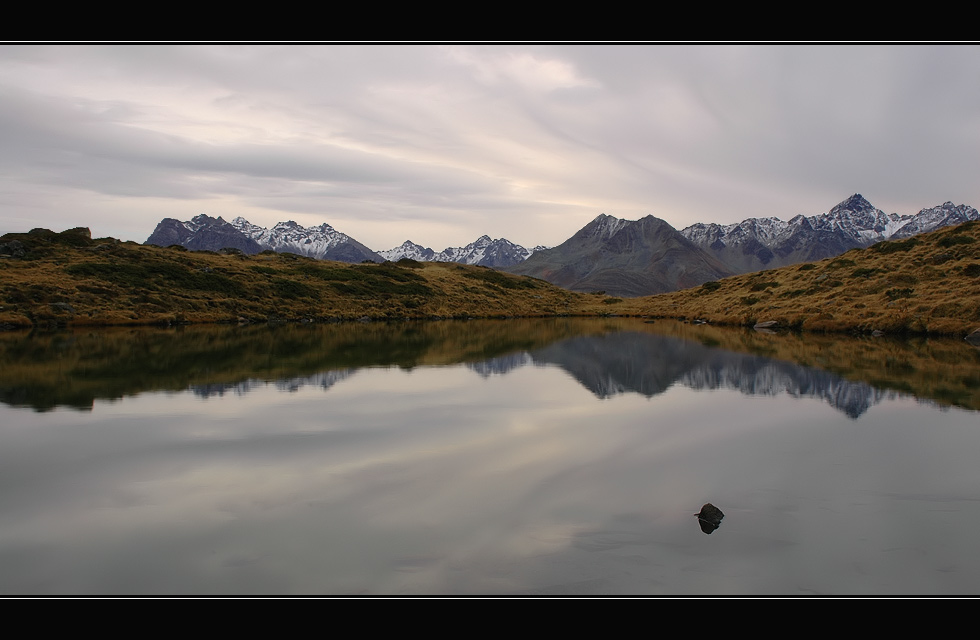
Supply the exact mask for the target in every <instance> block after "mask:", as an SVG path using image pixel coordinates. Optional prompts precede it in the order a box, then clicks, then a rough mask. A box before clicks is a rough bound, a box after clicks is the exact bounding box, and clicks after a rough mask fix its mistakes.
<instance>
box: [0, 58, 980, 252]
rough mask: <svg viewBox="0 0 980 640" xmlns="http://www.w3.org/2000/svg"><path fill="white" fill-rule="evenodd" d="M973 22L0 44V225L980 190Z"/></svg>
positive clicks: (490, 226) (741, 203)
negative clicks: (301, 40)
mask: <svg viewBox="0 0 980 640" xmlns="http://www.w3.org/2000/svg"><path fill="white" fill-rule="evenodd" d="M978 105H980V47H977V46H972V45H943V46H939V45H937V46H921V45H916V46H896V45H889V46H884V45H882V46H870V45H862V46H848V45H839V46H812V47H811V46H773V45H758V46H747V45H746V46H734V45H719V46H702V45H663V46H658V45H646V46H625V45H622V46H621V45H589V46H555V45H537V46H520V45H482V46H471V45H462V46H439V45H391V46H380V45H351V46H336V45H321V46H296V45H253V46H238V45H236V46H226V45H209V46H197V45H171V46H122V45H107V46H101V45H100V46H94V45H63V46H46V45H45V46H41V45H28V46H12V45H5V46H0V139H2V140H3V141H4V144H3V145H0V233H5V232H8V231H26V230H28V229H30V228H33V227H38V226H41V227H47V228H51V229H54V230H62V229H65V228H69V227H73V226H79V225H82V226H89V227H91V228H92V231H93V233H94V234H95V235H97V236H105V235H111V236H115V237H120V238H123V239H128V240H137V241H140V242H142V241H143V240H145V239H146V237H148V236H149V234H150V233H151V232H152V231H153V228H154V226H155V225H156V223H157V222H159V221H160V220H161V219H162V218H164V217H173V218H178V219H181V220H186V219H189V218H191V217H193V216H194V215H197V214H198V213H203V212H206V213H208V214H210V215H213V216H218V215H221V216H224V217H225V218H226V219H231V218H233V217H235V216H238V215H243V216H245V217H246V218H248V219H249V220H251V221H252V222H254V223H256V224H260V225H263V226H271V225H272V224H274V223H275V222H277V221H280V220H287V219H292V220H296V221H297V222H299V223H301V224H305V225H308V226H310V225H316V224H320V223H322V222H327V223H329V224H331V225H332V226H334V227H335V228H337V229H339V230H341V231H343V232H345V233H348V234H349V235H352V236H354V237H355V238H357V239H358V240H360V241H361V242H364V243H365V244H367V245H368V246H370V247H371V248H373V249H387V248H391V247H394V246H397V245H398V244H401V242H402V241H404V240H405V239H412V240H414V241H415V242H419V243H423V244H426V245H427V246H431V247H433V248H434V249H436V250H437V251H438V250H441V249H443V248H445V247H446V246H458V245H462V244H466V243H468V242H470V241H472V240H474V239H475V238H476V237H478V236H479V235H482V234H488V235H491V236H493V237H495V238H496V237H506V238H508V239H510V240H512V241H514V242H518V243H520V244H523V245H526V246H533V245H537V244H549V245H553V244H557V243H559V242H562V241H563V240H565V239H566V238H568V237H569V236H570V235H572V234H573V233H574V232H575V231H576V230H578V229H579V228H581V227H582V226H583V225H585V224H586V223H587V222H588V221H590V220H591V219H592V218H594V217H595V216H596V215H598V214H600V213H607V214H609V215H614V216H617V217H621V218H628V219H636V218H639V217H642V216H645V215H649V214H652V215H655V216H657V217H660V218H663V219H664V220H666V221H668V222H669V223H670V224H672V225H673V226H675V227H677V228H683V227H685V226H687V225H689V224H692V223H694V222H699V221H700V222H723V223H724V222H736V221H739V220H742V219H744V218H747V217H754V216H776V217H780V218H783V219H788V218H789V217H791V216H793V215H796V214H801V213H802V214H806V215H813V214H816V213H822V212H825V211H827V210H829V209H830V208H831V207H833V206H834V205H835V204H836V203H838V202H839V201H841V200H843V199H845V198H847V197H848V196H850V195H851V194H853V193H862V194H863V195H864V196H865V197H867V198H868V199H869V200H870V201H871V202H872V204H874V205H875V206H877V207H879V208H881V209H883V210H885V211H886V212H897V213H915V212H917V211H918V210H919V209H921V208H923V207H928V206H935V205H937V204H941V203H942V202H944V201H946V200H952V201H953V202H954V203H955V204H970V205H973V206H980V185H978V184H977V181H976V175H977V174H978V169H980V156H978V153H977V149H980V108H978Z"/></svg>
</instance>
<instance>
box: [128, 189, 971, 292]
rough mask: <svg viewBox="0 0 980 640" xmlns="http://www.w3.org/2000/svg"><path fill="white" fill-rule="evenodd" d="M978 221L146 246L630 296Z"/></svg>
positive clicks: (161, 240)
mask: <svg viewBox="0 0 980 640" xmlns="http://www.w3.org/2000/svg"><path fill="white" fill-rule="evenodd" d="M978 219H980V213H978V212H977V210H976V209H975V208H973V207H969V206H967V205H953V203H952V202H945V203H943V204H942V205H939V206H937V207H931V208H926V209H922V210H921V211H919V212H918V213H917V214H914V215H899V214H896V213H891V214H886V213H884V212H883V211H881V210H880V209H877V208H875V207H874V206H872V205H871V203H870V202H868V201H867V200H866V199H865V198H864V197H863V196H861V195H860V194H854V195H853V196H851V197H850V198H848V199H846V200H844V201H843V202H841V203H840V204H838V205H836V206H835V207H834V208H833V209H831V210H830V211H829V212H827V213H824V214H818V215H814V216H804V215H797V216H794V217H793V218H791V219H790V220H789V221H783V220H781V219H779V218H775V217H768V218H748V219H746V220H743V221H741V222H738V223H734V224H728V225H720V224H714V223H711V224H704V223H697V224H694V225H691V226H689V227H686V228H684V229H682V230H680V231H677V230H675V229H674V228H673V227H671V226H670V225H669V224H667V223H666V222H664V221H663V220H659V219H658V218H654V217H653V216H647V217H646V218H641V219H640V220H636V221H631V220H623V219H619V218H615V217H613V216H608V215H606V214H600V215H599V216H598V217H596V218H595V219H594V220H593V221H592V222H590V223H589V224H588V225H586V226H585V227H583V228H582V229H581V230H579V231H578V232H577V233H576V234H575V235H573V236H572V237H571V238H569V240H567V241H566V242H565V243H562V244H561V245H559V246H558V247H554V248H551V249H549V248H547V247H542V246H538V247H535V248H534V249H526V248H524V247H521V246H520V245H517V244H514V243H512V242H510V241H509V240H507V239H505V238H499V239H496V240H493V239H491V238H490V236H487V235H483V236H481V237H480V238H478V239H477V240H476V241H474V242H472V243H470V244H468V245H466V246H465V247H449V248H446V249H444V250H443V251H441V252H438V253H437V252H435V251H433V250H432V249H431V248H427V247H424V246H422V245H419V244H416V243H414V242H412V241H410V240H407V241H405V242H404V243H402V245H401V246H399V247H396V248H394V249H388V250H384V251H378V252H375V251H372V250H371V249H369V248H368V247H367V246H365V245H363V244H361V243H359V242H357V241H356V240H354V239H353V238H351V237H350V236H348V235H347V234H344V233H341V232H339V231H337V230H336V229H334V228H333V227H332V226H330V225H329V224H326V223H324V224H321V225H320V226H318V227H312V228H305V227H303V226H301V225H299V224H297V223H295V222H293V221H288V222H279V223H277V224H276V225H275V226H273V227H272V228H271V229H266V228H263V227H259V226H257V225H254V224H251V223H250V222H248V221H247V220H245V219H244V218H242V217H238V218H235V219H234V220H233V221H231V222H226V221H225V220H223V219H222V218H220V217H218V218H211V217H209V216H207V215H205V214H202V215H199V216H196V217H194V218H193V219H192V220H190V221H188V222H180V221H178V220H176V219H173V218H166V219H164V220H163V221H162V222H160V224H158V225H157V228H156V230H154V232H153V234H152V235H151V236H150V238H149V239H147V241H146V242H147V244H157V245H161V246H168V245H172V244H179V245H182V246H185V247H187V248H188V249H194V250H211V251H217V250H220V249H223V248H226V247H232V248H236V249H239V250H241V251H243V252H245V253H248V254H254V253H259V252H260V251H263V250H269V249H271V250H274V251H288V252H292V253H298V254H300V255H306V256H310V257H314V258H320V259H327V260H339V261H343V262H363V261H364V260H373V261H376V262H381V261H384V260H393V261H397V260H399V259H401V258H410V259H413V260H418V261H423V262H428V261H440V262H458V263H463V264H474V265H481V266H488V267H493V268H498V269H505V270H507V271H512V272H513V273H520V274H525V275H532V276H536V277H539V278H543V279H545V280H548V281H549V282H551V283H553V284H556V285H559V286H562V287H565V288H568V289H571V290H574V291H598V290H601V291H606V292H607V293H609V294H611V295H618V296H630V297H632V296H644V295H652V294H656V293H664V292H668V291H674V290H677V289H683V288H687V287H692V286H697V285H699V284H702V283H704V282H706V281H708V280H714V279H718V278H723V277H726V276H728V275H735V274H740V273H749V272H754V271H761V270H764V269H772V268H777V267H781V266H787V265H790V264H795V263H799V262H812V261H815V260H821V259H824V258H828V257H833V256H836V255H840V254H841V253H844V252H845V251H848V250H850V249H854V248H863V247H867V246H869V245H871V244H874V243H876V242H880V241H882V240H896V239H903V238H908V237H910V236H913V235H917V234H919V233H924V232H927V231H933V230H935V229H938V228H941V227H944V226H949V225H955V224H960V223H962V222H966V221H968V220H978ZM654 227H656V228H654ZM671 232H673V234H677V237H674V235H673V234H672V233H671ZM681 240H684V241H687V243H688V244H686V245H685V244H684V242H681Z"/></svg>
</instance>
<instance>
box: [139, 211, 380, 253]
mask: <svg viewBox="0 0 980 640" xmlns="http://www.w3.org/2000/svg"><path fill="white" fill-rule="evenodd" d="M145 244H155V245H160V246H162V247H167V246H170V245H172V244H179V245H181V246H183V247H187V248H188V249H193V250H197V251H201V250H208V251H218V250H220V249H224V248H234V249H239V250H241V251H242V252H244V253H247V254H256V253H259V252H261V251H266V250H272V251H276V252H289V253H296V254H299V255H303V256H309V257H311V258H318V259H321V260H337V261H339V262H363V261H364V260H373V261H375V262H383V261H384V258H382V257H381V256H379V255H378V254H377V253H375V252H374V251H372V250H371V249H369V248H368V247H366V246H365V245H363V244H361V243H360V242H358V241H357V240H354V239H353V238H351V237H350V236H348V235H347V234H344V233H341V232H339V231H337V230H336V229H334V228H333V227H331V226H330V225H329V224H326V223H324V224H321V225H320V226H319V227H313V228H309V229H307V228H306V227H303V226H302V225H299V224H297V223H295V222H293V221H292V220H290V221H288V222H279V223H277V224H276V225H275V226H274V227H272V228H271V229H266V228H264V227H260V226H258V225H254V224H252V223H251V222H249V221H248V220H246V219H245V218H242V217H238V218H235V219H234V220H232V221H231V222H226V221H225V220H223V219H222V218H220V217H218V218H212V217H210V216H207V215H205V214H201V215H199V216H195V217H194V218H192V219H191V220H190V221H189V222H181V221H179V220H176V219H174V218H166V219H164V220H163V221H161V222H160V223H159V224H158V225H157V227H156V229H154V231H153V233H152V234H151V235H150V237H149V238H147V240H146V243H145Z"/></svg>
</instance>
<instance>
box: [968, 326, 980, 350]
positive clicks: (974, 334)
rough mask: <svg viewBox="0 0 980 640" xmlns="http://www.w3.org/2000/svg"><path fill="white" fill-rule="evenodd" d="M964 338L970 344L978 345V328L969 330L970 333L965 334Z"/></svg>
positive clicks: (979, 343)
mask: <svg viewBox="0 0 980 640" xmlns="http://www.w3.org/2000/svg"><path fill="white" fill-rule="evenodd" d="M965 340H966V341H967V342H969V343H970V344H974V345H976V346H978V347H980V329H974V330H973V331H971V332H970V335H968V336H966V338H965Z"/></svg>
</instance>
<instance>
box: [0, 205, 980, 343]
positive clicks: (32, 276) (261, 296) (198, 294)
mask: <svg viewBox="0 0 980 640" xmlns="http://www.w3.org/2000/svg"><path fill="white" fill-rule="evenodd" d="M555 315H582V316H604V315H623V316H652V317H670V318H678V319H685V320H695V319H702V320H706V321H708V322H711V323H714V324H731V325H749V326H751V325H754V324H755V323H757V322H764V321H774V322H776V323H777V324H776V326H777V327H780V328H795V329H803V330H812V331H862V332H871V331H875V330H879V331H883V332H886V333H931V334H947V335H958V336H963V335H966V334H967V333H969V332H970V331H972V330H974V329H976V328H978V327H980V223H977V222H968V223H965V224H962V225H960V226H958V227H951V228H947V229H943V230H940V231H936V232H933V233H929V234H923V235H920V236H916V237H914V238H910V239H908V240H902V241H896V242H882V243H879V244H876V245H874V246H872V247H870V248H868V249H855V250H852V251H849V252H847V253H845V254H843V255H841V256H838V257H836V258H831V259H827V260H823V261H820V262H814V263H806V264H798V265H792V266H789V267H783V268H780V269H775V270H770V271H761V272H758V273H753V274H744V275H740V276H734V277H731V278H726V279H724V280H718V281H714V282H708V283H705V284H704V285H701V286H698V287H694V288H691V289H686V290H684V291H677V292H673V293H666V294H660V295H657V296H648V297H642V298H616V297H610V296H608V295H605V294H602V293H594V294H586V293H575V292H571V291H567V290H564V289H561V288H559V287H556V286H553V285H551V284H549V283H547V282H545V281H543V280H539V279H536V278H532V277H530V276H518V275H512V274H508V273H503V272H500V271H495V270H492V269H489V268H486V267H476V266H468V265H459V264H453V263H420V262H415V261H412V260H402V261H399V262H398V263H390V262H387V263H384V264H373V263H365V264H348V263H341V262H329V261H320V260H314V259H312V258H305V257H300V256H296V255H293V254H276V253H272V252H264V253H261V254H259V255H255V256H246V255H243V254H241V253H239V252H234V251H230V252H227V253H221V252H207V251H198V252H192V251H187V250H186V249H183V248H182V247H177V246H174V247H169V248H162V247H155V246H145V245H139V244H136V243H134V242H120V241H118V240H115V239H112V238H100V239H94V240H93V239H92V238H91V237H90V234H89V233H88V230H87V229H84V228H78V229H70V230H68V231H64V232H61V233H55V232H52V231H47V230H44V229H35V230H34V231H31V232H30V233H24V234H7V235H4V236H2V237H0V327H5V328H15V327H31V326H42V327H45V326H87V325H126V324H174V323H201V322H239V323H242V322H268V321H313V322H327V321H335V320H356V319H360V318H364V317H367V318H372V319H394V318H460V317H473V318H498V317H545V316H555Z"/></svg>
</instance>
